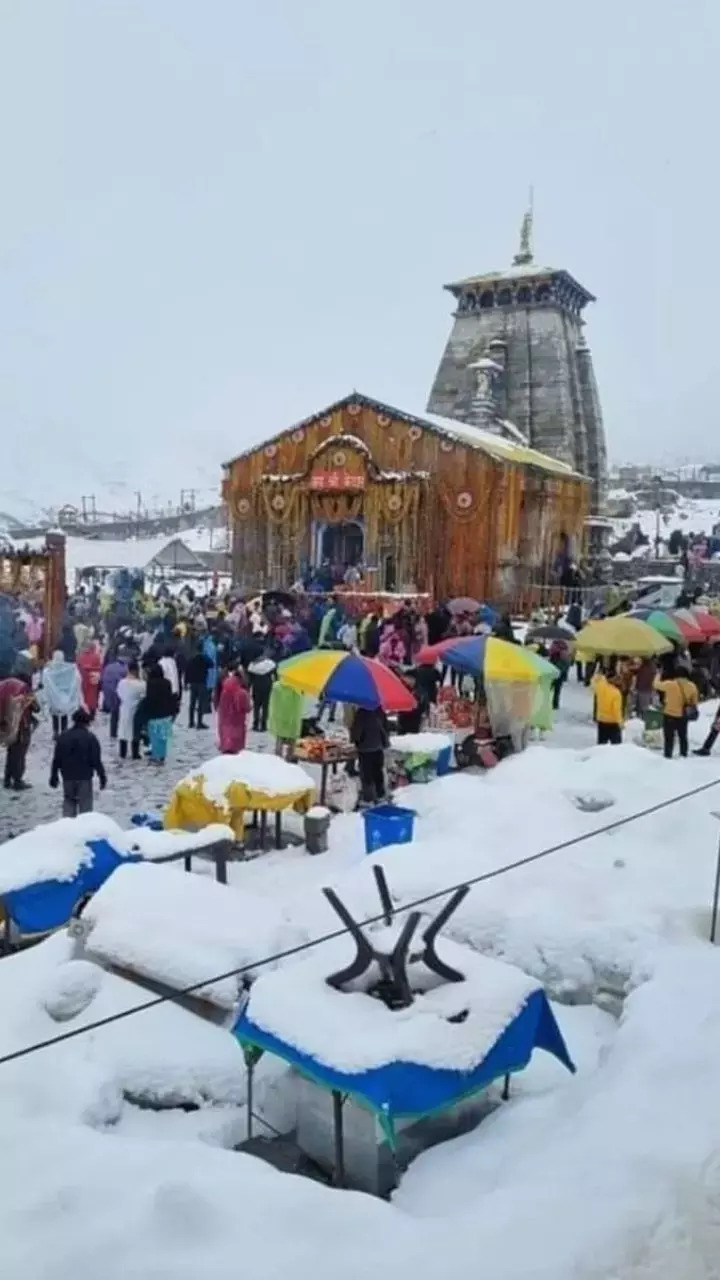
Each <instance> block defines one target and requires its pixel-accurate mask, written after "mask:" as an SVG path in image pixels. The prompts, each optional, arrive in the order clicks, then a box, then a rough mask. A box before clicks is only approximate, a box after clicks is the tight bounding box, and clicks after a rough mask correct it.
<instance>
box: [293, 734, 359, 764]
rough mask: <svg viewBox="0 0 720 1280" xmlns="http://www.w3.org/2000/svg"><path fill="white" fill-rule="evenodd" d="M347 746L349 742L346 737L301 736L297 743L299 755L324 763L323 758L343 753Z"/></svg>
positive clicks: (296, 747)
mask: <svg viewBox="0 0 720 1280" xmlns="http://www.w3.org/2000/svg"><path fill="white" fill-rule="evenodd" d="M347 748H348V743H347V741H346V739H345V738H320V737H314V738H299V739H298V741H297V743H296V744H295V750H296V753H297V755H299V756H302V757H303V759H305V760H309V761H310V762H315V763H322V761H323V760H327V759H328V758H330V759H332V757H333V756H337V755H341V754H342V752H344V751H346V750H347Z"/></svg>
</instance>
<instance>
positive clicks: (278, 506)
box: [271, 493, 285, 511]
mask: <svg viewBox="0 0 720 1280" xmlns="http://www.w3.org/2000/svg"><path fill="white" fill-rule="evenodd" d="M271 505H272V509H273V511H284V510H285V499H284V498H283V496H282V494H281V493H276V494H275V497H274V498H273V500H272V504H271Z"/></svg>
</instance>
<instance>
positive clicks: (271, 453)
mask: <svg viewBox="0 0 720 1280" xmlns="http://www.w3.org/2000/svg"><path fill="white" fill-rule="evenodd" d="M276 453H277V445H276V444H266V445H265V457H266V458H274V457H275V454H276Z"/></svg>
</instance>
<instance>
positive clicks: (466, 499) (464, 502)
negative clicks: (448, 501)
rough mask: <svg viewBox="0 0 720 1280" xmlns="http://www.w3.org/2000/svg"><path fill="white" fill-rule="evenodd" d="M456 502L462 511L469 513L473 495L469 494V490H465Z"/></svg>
mask: <svg viewBox="0 0 720 1280" xmlns="http://www.w3.org/2000/svg"><path fill="white" fill-rule="evenodd" d="M455 501H456V502H457V505H458V508H459V510H460V511H467V510H468V508H469V507H471V506H472V494H471V493H468V491H467V489H465V490H463V492H462V493H459V494H458V496H457V498H456V499H455Z"/></svg>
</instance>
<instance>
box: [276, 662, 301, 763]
mask: <svg viewBox="0 0 720 1280" xmlns="http://www.w3.org/2000/svg"><path fill="white" fill-rule="evenodd" d="M304 709H305V698H304V696H303V694H302V693H298V692H297V690H295V689H291V688H290V686H289V685H286V684H283V683H282V681H281V680H276V681H275V683H274V685H273V687H272V693H271V694H270V707H269V711H268V724H267V727H268V730H269V731H270V733H271V734H272V735H273V737H274V738H275V740H276V741H275V754H276V755H278V756H285V755H290V754H291V753H292V749H293V747H294V746H295V743H296V742H297V740H298V738H299V737H300V733H301V731H302V722H303V713H304Z"/></svg>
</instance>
